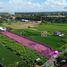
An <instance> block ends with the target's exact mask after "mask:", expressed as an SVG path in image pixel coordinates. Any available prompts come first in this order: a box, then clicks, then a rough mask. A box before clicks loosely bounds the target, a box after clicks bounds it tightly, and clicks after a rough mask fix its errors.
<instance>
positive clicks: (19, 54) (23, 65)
mask: <svg viewBox="0 0 67 67" xmlns="http://www.w3.org/2000/svg"><path fill="white" fill-rule="evenodd" d="M0 42H1V44H2V45H1V47H0V48H1V49H0V54H1V55H0V59H1V58H2V57H3V58H6V59H5V60H4V61H2V60H0V62H1V63H2V64H4V65H5V66H7V67H10V66H9V65H10V64H12V65H14V67H32V64H34V60H35V59H37V58H41V61H40V62H41V63H40V65H41V64H43V63H44V62H45V61H46V58H45V57H43V56H42V55H40V54H37V53H36V52H35V51H33V50H31V49H29V48H26V47H24V46H21V45H20V44H17V43H16V42H14V41H13V40H10V39H9V38H7V37H5V36H3V35H1V34H0ZM13 60H14V61H13ZM17 62H18V65H19V66H18V65H16V63H17ZM15 65H16V66H15ZM11 67H13V66H11Z"/></svg>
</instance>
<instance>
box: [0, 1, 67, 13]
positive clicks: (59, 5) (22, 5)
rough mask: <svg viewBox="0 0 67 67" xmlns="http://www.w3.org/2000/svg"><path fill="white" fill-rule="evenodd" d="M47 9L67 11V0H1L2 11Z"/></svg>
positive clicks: (39, 10) (44, 10)
mask: <svg viewBox="0 0 67 67" xmlns="http://www.w3.org/2000/svg"><path fill="white" fill-rule="evenodd" d="M64 8H65V9H64ZM47 11H49V12H50V11H67V0H0V12H47Z"/></svg>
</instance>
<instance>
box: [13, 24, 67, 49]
mask: <svg viewBox="0 0 67 67" xmlns="http://www.w3.org/2000/svg"><path fill="white" fill-rule="evenodd" d="M45 30H46V31H48V36H47V37H46V38H44V37H41V34H40V32H41V31H45ZM54 31H61V32H63V33H64V34H65V35H67V24H42V25H37V27H34V28H29V29H14V30H12V32H15V33H17V34H20V35H22V36H26V37H29V38H31V39H32V40H34V41H38V42H41V43H44V44H46V45H47V46H49V47H51V48H53V49H55V50H64V49H65V48H67V45H65V44H66V43H65V42H67V38H61V37H58V36H54V35H53V32H54Z"/></svg>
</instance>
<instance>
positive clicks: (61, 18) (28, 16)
mask: <svg viewBox="0 0 67 67" xmlns="http://www.w3.org/2000/svg"><path fill="white" fill-rule="evenodd" d="M66 18H67V12H31V13H24V12H23V13H20V12H19V13H14V14H10V13H0V19H1V20H8V21H9V20H18V21H23V22H29V21H33V22H34V21H36V22H39V23H41V22H43V21H44V22H52V23H54V22H57V23H60V22H63V23H65V21H67V19H66Z"/></svg>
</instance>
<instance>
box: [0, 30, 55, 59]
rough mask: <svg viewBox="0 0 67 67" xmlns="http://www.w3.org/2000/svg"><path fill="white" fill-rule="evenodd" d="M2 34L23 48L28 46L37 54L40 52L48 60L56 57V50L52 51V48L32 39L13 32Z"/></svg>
mask: <svg viewBox="0 0 67 67" xmlns="http://www.w3.org/2000/svg"><path fill="white" fill-rule="evenodd" d="M0 33H1V34H3V35H5V36H7V37H9V38H11V39H13V40H15V41H16V42H18V43H20V44H21V45H23V46H26V47H28V48H31V49H33V50H35V51H37V52H39V53H40V54H42V55H44V56H46V57H47V58H50V57H52V56H53V55H55V53H54V50H52V49H51V48H49V47H47V46H44V45H42V44H40V43H37V42H34V41H32V40H30V39H27V38H24V37H23V36H19V35H17V34H14V33H11V32H8V31H6V32H0Z"/></svg>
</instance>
